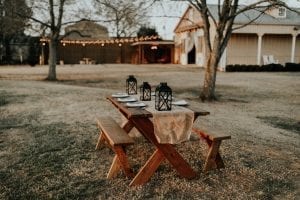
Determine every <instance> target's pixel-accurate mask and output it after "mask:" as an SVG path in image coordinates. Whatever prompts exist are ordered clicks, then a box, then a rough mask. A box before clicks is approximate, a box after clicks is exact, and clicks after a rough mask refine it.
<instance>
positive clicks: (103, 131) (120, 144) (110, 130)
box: [96, 116, 134, 179]
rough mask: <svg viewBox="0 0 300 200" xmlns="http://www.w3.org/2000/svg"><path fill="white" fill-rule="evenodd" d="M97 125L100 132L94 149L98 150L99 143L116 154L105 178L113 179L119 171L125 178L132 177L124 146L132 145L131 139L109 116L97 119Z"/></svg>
mask: <svg viewBox="0 0 300 200" xmlns="http://www.w3.org/2000/svg"><path fill="white" fill-rule="evenodd" d="M97 125H98V128H99V130H100V132H99V138H98V142H97V145H96V149H99V147H100V145H101V143H106V144H107V145H108V146H109V147H110V148H111V149H112V150H113V151H114V152H115V154H116V155H115V157H114V159H113V162H112V165H111V167H110V170H109V172H108V174H107V178H109V179H110V178H113V177H115V176H116V175H117V173H118V172H119V171H120V170H122V171H123V172H124V173H125V175H126V176H127V177H133V173H132V170H131V168H130V165H129V162H128V159H127V156H126V152H125V146H127V145H132V144H133V143H134V141H133V139H132V138H131V137H130V136H129V135H128V134H127V133H126V132H125V131H124V130H123V129H122V128H121V127H120V126H119V124H118V123H117V122H116V121H115V120H114V119H113V118H111V117H109V116H105V117H99V118H98V119H97Z"/></svg>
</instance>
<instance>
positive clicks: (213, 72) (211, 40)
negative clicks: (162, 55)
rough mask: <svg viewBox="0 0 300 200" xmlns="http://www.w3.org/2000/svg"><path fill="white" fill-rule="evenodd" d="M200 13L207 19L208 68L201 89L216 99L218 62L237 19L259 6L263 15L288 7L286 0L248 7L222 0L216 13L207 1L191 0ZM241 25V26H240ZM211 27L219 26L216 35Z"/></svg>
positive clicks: (267, 0)
mask: <svg viewBox="0 0 300 200" xmlns="http://www.w3.org/2000/svg"><path fill="white" fill-rule="evenodd" d="M187 1H188V2H189V3H190V4H191V5H193V6H194V7H195V8H196V9H197V10H198V11H199V12H200V15H201V18H202V21H203V32H204V40H205V51H206V52H205V62H204V66H205V67H206V71H205V78H204V85H203V89H202V92H201V95H200V97H201V99H202V100H209V101H212V100H215V99H216V95H215V86H216V76H217V68H218V63H219V61H220V59H221V56H222V54H223V52H224V50H225V48H226V46H227V43H228V41H229V39H230V36H231V34H232V31H233V30H234V27H233V25H234V20H235V18H236V17H237V16H238V15H240V14H243V13H245V12H247V11H249V10H253V9H256V10H258V11H259V12H260V13H261V15H263V14H264V12H265V11H266V10H267V9H269V8H271V7H275V6H284V7H287V6H286V4H285V3H284V2H283V1H279V0H259V1H253V3H251V4H249V5H245V6H239V0H223V1H221V0H219V1H218V5H217V7H218V14H217V16H214V15H213V14H212V13H213V12H212V11H211V10H210V7H209V6H208V4H207V1H206V0H187ZM258 17H260V15H258V16H257V17H256V18H254V19H249V22H248V23H246V24H244V25H243V27H244V26H246V25H249V24H251V23H252V22H253V21H255V20H256V19H257V18H258ZM239 28H241V27H239ZM211 29H215V32H216V34H215V35H211V33H212V32H211Z"/></svg>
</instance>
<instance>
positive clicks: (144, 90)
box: [140, 82, 151, 101]
mask: <svg viewBox="0 0 300 200" xmlns="http://www.w3.org/2000/svg"><path fill="white" fill-rule="evenodd" d="M140 100H141V101H151V86H150V85H149V83H148V82H143V84H142V85H141V87H140Z"/></svg>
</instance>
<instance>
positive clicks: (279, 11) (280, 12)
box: [278, 7, 286, 17]
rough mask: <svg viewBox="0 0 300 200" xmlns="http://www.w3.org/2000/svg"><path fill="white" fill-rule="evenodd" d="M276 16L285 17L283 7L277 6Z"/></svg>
mask: <svg viewBox="0 0 300 200" xmlns="http://www.w3.org/2000/svg"><path fill="white" fill-rule="evenodd" d="M278 16H279V17H286V8H283V7H280V8H278Z"/></svg>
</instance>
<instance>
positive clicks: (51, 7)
mask: <svg viewBox="0 0 300 200" xmlns="http://www.w3.org/2000/svg"><path fill="white" fill-rule="evenodd" d="M29 3H30V7H31V8H32V10H33V12H34V15H33V16H28V15H22V16H24V17H27V18H28V19H30V20H31V21H32V22H33V23H32V24H33V25H37V26H39V27H38V28H36V29H39V30H40V31H41V32H42V34H44V33H46V34H47V36H48V38H49V71H48V76H47V80H50V81H54V80H56V79H57V78H56V54H57V46H58V44H59V41H60V37H61V36H60V32H61V29H62V26H63V25H64V24H66V23H69V22H66V19H65V18H64V14H65V11H66V6H67V5H71V4H72V3H74V1H73V0H40V1H35V0H30V1H29Z"/></svg>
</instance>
